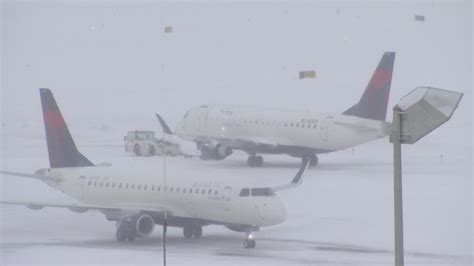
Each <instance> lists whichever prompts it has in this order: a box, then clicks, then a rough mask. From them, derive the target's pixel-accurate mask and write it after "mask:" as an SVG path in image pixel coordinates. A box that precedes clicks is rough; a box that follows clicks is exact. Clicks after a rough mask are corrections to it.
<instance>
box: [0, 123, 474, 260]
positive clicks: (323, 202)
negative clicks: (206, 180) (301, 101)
mask: <svg viewBox="0 0 474 266" xmlns="http://www.w3.org/2000/svg"><path fill="white" fill-rule="evenodd" d="M33 129H34V130H33ZM33 129H31V132H39V133H37V134H38V135H37V136H34V133H31V134H20V133H18V132H16V129H7V130H4V131H3V136H2V137H3V140H4V142H3V145H4V146H3V149H2V151H3V158H2V163H3V168H4V169H8V170H14V171H23V172H32V171H34V170H35V169H37V168H41V167H45V166H47V165H48V160H47V153H46V144H45V141H44V140H42V139H41V137H42V136H41V135H42V134H43V133H42V132H41V130H42V129H41V128H40V127H34V128H33ZM448 130H449V129H448ZM22 131H23V132H24V131H25V130H24V129H22ZM15 132H16V133H15ZM96 133H97V135H96V137H95V138H94V139H88V138H84V137H79V138H76V139H77V140H76V142H78V143H79V144H78V147H79V149H80V150H81V151H82V152H83V153H84V154H85V155H86V156H88V157H90V158H91V160H93V161H94V162H101V161H108V162H111V163H112V164H113V165H119V164H122V165H130V166H135V167H139V166H146V165H149V164H161V163H162V158H161V157H135V156H134V155H132V154H127V153H125V152H124V150H123V146H122V144H121V143H120V141H110V140H107V139H108V138H107V137H106V136H108V135H109V133H107V134H105V133H100V132H99V131H97V132H96ZM22 135H23V136H22ZM73 135H74V132H73ZM77 135H80V136H81V134H77ZM101 137H103V141H102V142H101V141H100V138H101ZM117 139H119V138H117ZM5 140H6V141H5ZM8 140H10V141H8ZM432 141H435V139H431V140H429V139H428V140H427V141H424V142H422V143H420V144H419V145H416V146H410V147H408V146H407V147H404V156H405V157H404V161H405V164H404V214H405V217H404V218H405V220H404V222H405V252H406V253H405V255H406V262H407V264H408V265H433V264H434V265H470V264H471V262H472V256H471V255H470V249H471V235H470V234H471V224H472V217H471V211H470V208H471V205H470V196H471V187H470V186H471V176H470V171H471V170H470V165H469V163H468V160H469V158H470V150H469V149H466V148H465V147H463V146H462V145H451V144H450V145H432V144H433V143H432ZM96 143H101V144H96ZM81 144H84V145H81ZM184 145H185V147H186V143H184ZM191 147H192V146H191ZM191 147H189V149H188V152H193V150H192V148H191ZM441 150H444V151H445V152H444V154H443V159H442V160H443V161H441V157H440V151H441ZM391 152H392V151H391V146H390V145H389V144H388V140H387V139H384V140H380V141H376V142H373V143H369V144H366V145H362V146H360V147H357V148H356V149H354V151H352V150H345V151H340V152H336V153H332V154H328V155H321V156H320V165H319V166H318V167H316V168H311V169H309V170H308V171H307V172H306V173H305V175H304V177H303V184H302V185H301V186H300V187H297V188H295V189H291V190H287V191H282V192H280V193H279V194H278V196H279V197H280V198H281V199H282V201H283V203H284V204H285V207H286V209H287V220H286V221H285V222H283V223H282V224H280V225H276V226H273V227H264V228H261V230H260V232H257V233H256V236H257V247H256V248H255V249H254V250H248V249H244V248H243V247H242V241H243V234H242V233H236V232H232V231H230V230H228V229H227V228H224V227H222V226H207V227H204V234H203V238H202V239H200V240H196V239H191V240H188V239H184V238H183V237H182V232H181V230H180V229H176V228H170V230H169V237H168V244H167V251H168V253H167V254H168V255H167V256H168V257H167V258H168V263H170V265H174V264H193V265H200V264H215V265H220V264H242V263H245V264H246V265H261V264H268V265H275V264H276V265H278V264H280V265H288V264H311V265H315V264H316V265H326V264H331V265H343V264H350V265H391V264H392V263H393V225H392V220H393V218H392V217H393V206H392V166H391V158H392V157H391V155H392V154H391ZM245 159H246V156H245V154H241V153H239V152H236V153H235V154H234V155H232V156H231V157H229V158H227V159H225V160H223V161H201V160H199V159H197V158H195V159H185V158H168V159H167V169H168V178H172V176H173V175H177V174H181V175H201V176H208V177H213V178H222V179H234V180H235V179H238V180H239V181H237V182H245V183H252V184H260V185H279V184H284V183H287V182H289V181H290V180H291V178H292V177H293V176H294V174H295V173H296V171H297V168H298V166H299V160H298V159H295V158H291V157H287V156H265V159H266V163H265V166H264V167H263V168H248V167H247V166H246V165H245ZM161 177H162V173H157V178H161ZM2 199H10V200H14V199H21V200H32V201H34V200H43V201H45V200H46V201H60V202H73V200H72V199H70V198H68V197H67V196H65V195H63V194H61V193H60V192H58V191H55V190H53V189H52V188H50V187H48V186H47V185H45V184H43V183H41V182H40V181H37V180H30V179H25V178H18V177H10V176H3V178H2ZM0 208H1V209H0V210H1V214H2V220H1V221H2V224H1V238H0V252H1V253H0V255H1V260H0V261H1V262H2V263H1V264H2V265H14V264H45V265H51V264H61V265H63V264H130V265H134V264H150V263H152V262H153V261H156V263H157V264H160V263H161V262H162V246H161V241H162V238H161V227H159V226H157V227H155V232H154V234H153V235H152V236H151V237H150V238H145V239H137V240H136V241H135V242H134V243H117V242H116V240H115V235H114V233H115V225H114V224H113V223H112V222H108V221H106V219H105V217H104V216H103V215H102V214H101V213H98V212H93V211H89V212H86V213H83V214H80V213H73V212H70V211H68V210H65V209H54V208H45V209H42V210H39V211H33V210H29V209H27V208H25V207H21V206H1V207H0Z"/></svg>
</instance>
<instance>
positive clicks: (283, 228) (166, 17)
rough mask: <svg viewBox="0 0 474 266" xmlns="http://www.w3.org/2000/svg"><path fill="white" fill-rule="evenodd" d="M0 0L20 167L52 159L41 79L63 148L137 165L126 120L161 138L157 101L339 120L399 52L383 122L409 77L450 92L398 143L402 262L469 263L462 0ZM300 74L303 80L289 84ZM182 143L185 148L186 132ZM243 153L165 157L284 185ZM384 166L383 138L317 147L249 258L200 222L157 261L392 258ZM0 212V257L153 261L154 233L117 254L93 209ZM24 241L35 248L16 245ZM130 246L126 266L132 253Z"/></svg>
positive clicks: (231, 235)
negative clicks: (433, 120)
mask: <svg viewBox="0 0 474 266" xmlns="http://www.w3.org/2000/svg"><path fill="white" fill-rule="evenodd" d="M1 8H2V10H1V14H2V15H1V21H2V28H1V34H2V41H1V49H2V67H1V68H2V72H1V73H2V83H1V84H2V89H1V94H0V99H1V122H2V136H1V138H0V147H1V153H2V155H1V156H2V159H1V162H0V163H1V168H2V169H4V170H12V171H13V170H17V171H20V172H31V173H33V172H34V171H35V170H36V169H39V168H45V167H47V166H48V165H49V164H48V152H47V148H46V141H45V130H44V126H43V117H42V111H41V103H40V100H39V96H38V88H49V89H51V90H52V91H53V92H54V95H55V97H56V100H57V102H58V105H59V106H60V108H61V112H62V114H63V115H64V117H65V120H66V121H67V125H68V127H69V129H70V131H71V135H72V136H73V137H74V139H75V142H76V144H77V146H78V148H79V149H80V150H81V153H83V154H84V156H86V157H87V158H88V159H90V160H91V161H92V162H95V163H99V162H102V161H110V162H111V163H112V164H114V165H120V164H123V165H127V163H128V161H133V162H136V163H138V164H142V165H145V164H147V162H148V163H150V162H152V163H153V164H156V165H158V164H161V158H158V157H154V158H136V157H134V156H133V155H129V154H126V153H125V151H124V148H123V144H124V143H123V136H124V135H126V132H127V131H131V130H153V131H156V133H157V136H161V127H160V124H159V123H158V121H157V119H156V117H155V113H156V112H159V113H160V114H161V115H162V116H163V117H165V118H166V122H167V123H168V124H169V126H170V127H171V128H172V129H173V130H174V129H175V126H176V125H177V124H178V123H179V121H180V120H181V119H182V118H183V116H184V114H185V113H186V111H187V110H189V109H190V108H192V107H195V106H200V105H202V104H217V105H219V104H228V105H243V106H256V107H266V108H276V109H281V110H297V111H303V112H304V111H308V112H330V113H342V112H344V111H345V110H347V109H348V107H350V106H353V105H354V103H356V102H357V101H358V100H359V98H360V97H361V95H362V93H363V92H364V89H365V88H366V87H367V83H368V80H369V78H370V76H371V75H372V73H373V72H374V69H375V68H376V67H377V63H378V62H379V60H380V58H381V57H382V55H383V54H384V53H385V52H386V51H394V52H396V61H395V66H394V68H393V76H392V82H391V90H390V98H389V102H388V110H387V114H386V120H387V121H388V122H390V121H391V119H392V110H391V107H392V106H394V105H395V104H396V103H397V102H398V101H399V99H400V98H401V97H402V96H403V95H405V94H406V93H408V92H409V91H411V90H412V89H413V88H415V87H417V86H432V87H437V88H442V89H447V90H455V91H459V92H462V93H464V98H463V100H462V101H461V103H460V106H459V108H458V109H457V110H456V113H455V115H454V116H453V117H452V119H451V120H450V121H449V122H448V123H446V124H445V125H443V126H442V127H440V128H439V129H437V130H435V131H434V132H433V133H431V134H430V135H429V137H427V138H425V139H423V140H421V141H420V142H419V143H417V144H416V145H414V146H407V147H404V160H405V161H404V163H406V168H404V171H406V174H407V177H406V179H404V182H405V181H406V183H404V186H406V187H404V189H405V191H406V192H405V191H404V193H406V194H405V195H404V196H405V198H404V199H405V200H406V202H405V203H406V209H405V210H406V220H405V222H406V236H405V238H406V250H407V252H406V255H407V262H412V263H420V264H427V263H439V264H459V265H464V264H465V265H468V264H469V263H472V255H470V254H471V253H472V238H473V234H472V203H471V202H472V165H473V160H472V148H473V147H472V121H473V117H472V115H473V113H472V72H473V71H472V46H473V44H472V32H473V29H472V2H471V1H437V0H434V1H399V2H398V1H397V2H394V1H390V2H388V1H387V2H385V1H349V2H348V1H345V2H327V1H322V2H319V1H314V2H295V3H292V2H289V3H277V2H275V3H272V2H268V3H267V2H263V3H262V2H230V1H229V2H226V1H223V2H217V1H210V2H207V1H205V2H197V3H194V2H166V1H163V2H160V1H156V2H155V1H117V2H114V1H97V2H96V1H74V0H64V1H59V0H58V1H53V0H51V1H12V0H4V1H2V3H1ZM302 71H303V72H305V71H306V72H307V73H311V75H309V77H310V78H306V76H305V78H304V79H302V78H300V72H302ZM312 71H314V72H312ZM306 72H305V73H306ZM175 140H176V139H175ZM180 141H181V140H180ZM181 145H183V146H185V149H184V150H185V151H195V147H194V143H188V142H184V141H181ZM242 155H243V153H240V154H239V152H237V155H236V156H237V158H236V159H233V157H229V159H226V160H225V161H220V162H219V161H218V162H215V161H212V162H207V161H206V162H201V161H198V160H197V159H196V160H192V161H191V163H190V164H189V165H186V161H183V162H182V161H179V160H170V170H169V171H170V172H171V173H173V171H175V173H182V174H183V175H193V174H195V173H194V172H193V169H198V170H199V169H204V171H205V172H208V173H212V174H215V175H216V176H219V177H222V178H223V179H225V180H229V179H240V178H241V182H242V183H243V184H244V185H246V184H247V183H248V184H252V186H269V185H279V184H286V183H288V182H289V181H290V180H291V177H292V176H294V175H295V172H296V171H297V169H298V166H299V161H296V160H294V159H288V157H285V156H278V155H273V156H275V157H272V155H269V156H268V157H265V160H266V162H267V161H268V167H263V168H260V169H251V168H248V167H246V166H245V158H246V157H245V156H242ZM233 156H234V155H233ZM239 156H240V157H239ZM391 160H392V158H391V146H390V145H389V144H388V139H387V138H384V139H379V140H377V141H374V142H372V143H368V144H364V145H361V146H358V147H357V148H356V149H355V150H342V151H338V152H335V153H331V154H330V155H324V157H322V158H321V160H320V166H318V167H317V168H315V169H309V170H308V171H307V172H306V173H305V180H304V183H303V184H302V185H301V186H300V187H298V190H299V191H297V190H293V191H291V190H290V191H285V192H282V193H281V194H279V195H278V196H279V197H280V198H281V200H282V202H283V203H284V205H285V207H286V210H287V220H286V221H285V222H284V223H282V224H281V225H278V226H275V227H271V228H269V229H265V230H262V232H259V233H258V237H259V238H260V239H261V240H259V241H260V242H259V244H258V246H257V248H256V250H255V251H256V252H257V253H256V254H257V255H255V256H253V257H252V256H247V255H248V254H247V253H245V252H242V251H241V249H242V248H241V245H240V240H241V237H242V236H241V235H239V234H237V233H235V232H230V231H229V230H224V229H210V227H209V229H207V227H206V228H205V230H206V231H204V234H203V241H204V242H203V244H202V245H196V246H193V245H192V244H191V245H189V246H186V245H184V244H186V242H184V241H183V239H182V237H181V233H180V232H179V231H176V232H174V231H172V230H170V239H171V241H170V252H171V253H170V254H171V255H170V258H172V257H173V252H176V253H175V254H174V255H175V258H176V257H178V256H179V255H182V261H177V262H181V263H193V262H196V263H204V264H207V263H209V262H213V263H216V264H223V263H226V260H225V259H226V258H232V259H235V260H233V261H231V262H232V263H240V262H242V263H251V264H258V263H280V264H282V263H283V264H285V263H286V264H296V263H315V262H314V261H316V262H319V261H321V259H322V260H323V261H324V262H326V261H327V262H329V264H330V263H331V262H334V263H335V264H345V263H354V261H356V262H358V263H360V262H361V261H362V264H369V263H372V264H374V263H375V264H391V263H392V253H391V252H392V249H393V241H392V240H393V239H392V238H393V232H392V226H393V225H392V218H393V217H392V215H393V214H392V207H393V206H392V194H390V193H391V192H392V191H391V188H392V183H391V182H392V179H391V170H392V165H391V163H392V161H391ZM193 167H194V168H193ZM404 167H405V165H404ZM180 171H182V172H180ZM160 174H161V173H160ZM410 175H411V177H410ZM246 182H247V183H246ZM0 184H1V188H2V199H23V200H35V199H48V200H62V201H68V200H70V199H69V198H67V197H65V196H64V195H62V194H61V193H59V192H56V191H54V190H52V189H51V188H49V187H47V186H44V184H42V183H40V182H36V181H35V180H18V178H13V177H2V178H0ZM249 187H250V186H249ZM18 188H21V189H18ZM308 197H309V200H310V201H311V204H308V203H307V202H306V200H308ZM301 202H305V204H301ZM328 203H331V204H328ZM0 207H1V208H2V209H1V210H2V212H1V213H2V234H1V235H0V264H2V263H1V262H2V260H3V261H4V262H5V263H6V264H9V263H10V264H12V263H18V262H23V263H34V262H35V260H34V258H36V257H37V255H38V254H43V255H44V256H45V259H44V263H46V264H48V263H58V261H59V263H60V262H64V263H68V262H69V263H70V261H68V258H61V257H60V258H57V257H55V256H53V255H52V254H55V253H54V252H55V248H56V247H55V248H51V247H49V249H48V247H47V246H48V245H50V244H51V243H53V244H51V245H53V246H54V245H57V246H61V248H65V249H67V250H70V251H73V252H76V251H78V250H80V251H81V252H83V253H80V254H82V255H84V256H83V257H82V255H81V257H79V256H78V257H77V259H78V263H92V262H96V261H100V259H101V258H102V257H104V258H105V259H106V260H107V261H109V262H110V263H121V262H125V263H131V264H133V263H137V262H139V263H140V262H141V263H147V262H148V263H149V262H150V261H154V260H156V259H158V261H159V260H160V257H159V256H158V255H157V254H159V252H157V251H158V250H160V248H161V247H159V246H158V244H156V243H158V242H159V239H161V238H160V235H159V233H160V230H156V231H155V233H154V234H155V235H153V236H152V240H151V241H150V242H142V244H141V246H140V247H139V248H138V249H140V250H138V249H137V248H136V247H135V248H131V247H130V248H123V247H121V246H116V245H117V243H115V238H114V235H113V234H114V232H115V229H114V230H112V227H113V225H112V223H110V222H107V221H105V219H104V217H103V216H101V215H100V214H98V213H96V214H90V213H89V212H88V213H86V214H84V215H81V214H75V213H73V214H71V213H70V212H68V211H67V210H49V211H48V210H46V209H45V210H44V213H45V214H39V213H40V212H33V211H31V210H28V209H25V208H21V207H11V206H9V207H2V206H0ZM375 214H378V216H377V217H375V216H374V215H375ZM35 215H39V216H35ZM41 215H42V216H41ZM52 217H55V218H54V221H52ZM63 219H64V220H63ZM62 221H65V222H62ZM76 226H77V227H76ZM48 228H57V229H56V231H53V232H51V231H50V230H49V229H48ZM368 228H370V229H368ZM27 229H28V230H29V231H28V230H27ZM71 232H72V233H71ZM153 237H154V238H153ZM173 237H174V238H173ZM206 237H208V238H206ZM285 239H286V240H290V241H284V240H285ZM155 240H156V241H155ZM236 240H238V241H236ZM305 241H306V242H305ZM38 242H40V243H43V244H45V245H42V244H38V245H37V246H34V245H33V246H32V245H31V243H38ZM155 242H156V243H155ZM183 242H184V243H183ZM65 243H66V245H63V244H65ZM143 243H145V244H143ZM235 243H238V244H235ZM289 243H292V244H289ZM66 246H67V247H66ZM144 246H145V247H146V248H145V249H144V250H141V249H142V247H144ZM77 247H80V249H78V248H77ZM97 247H99V248H100V250H103V251H101V252H97ZM110 247H112V248H110ZM69 248H70V249H69ZM197 248H201V250H202V254H195V250H196V249H197ZM147 249H150V250H151V252H150V250H147ZM10 250H13V251H14V252H9V251H10ZM173 250H174V251H173ZM308 250H310V251H311V252H309V251H308ZM328 250H332V251H333V252H332V253H331V252H329V251H328ZM351 250H352V251H351ZM354 250H356V251H360V252H356V251H354ZM43 251H46V252H43ZM136 252H140V254H141V255H140V256H139V258H138V259H137V260H138V261H137V260H131V258H137V256H136ZM48 254H49V255H48ZM183 254H184V255H183ZM229 254H231V255H229ZM417 254H418V255H419V254H421V255H420V256H417ZM195 256H196V257H195ZM2 257H3V259H2ZM86 257H87V258H90V260H87V259H86ZM302 258H305V259H302ZM306 258H307V260H306ZM94 259H96V260H94ZM227 263H228V262H227Z"/></svg>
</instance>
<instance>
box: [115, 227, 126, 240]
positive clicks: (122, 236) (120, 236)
mask: <svg viewBox="0 0 474 266" xmlns="http://www.w3.org/2000/svg"><path fill="white" fill-rule="evenodd" d="M115 237H116V238H117V241H118V242H123V241H125V235H124V234H123V232H122V231H121V230H120V229H117V232H115Z"/></svg>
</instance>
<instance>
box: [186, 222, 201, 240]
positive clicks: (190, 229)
mask: <svg viewBox="0 0 474 266" xmlns="http://www.w3.org/2000/svg"><path fill="white" fill-rule="evenodd" d="M183 236H184V238H191V237H194V238H201V236H202V227H201V226H192V225H187V226H185V227H183Z"/></svg>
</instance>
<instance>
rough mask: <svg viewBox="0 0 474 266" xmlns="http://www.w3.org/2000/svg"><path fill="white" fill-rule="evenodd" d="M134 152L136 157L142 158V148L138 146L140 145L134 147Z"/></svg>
mask: <svg viewBox="0 0 474 266" xmlns="http://www.w3.org/2000/svg"><path fill="white" fill-rule="evenodd" d="M133 152H134V153H135V155H136V156H140V155H141V154H140V146H138V144H135V145H134V146H133Z"/></svg>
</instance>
